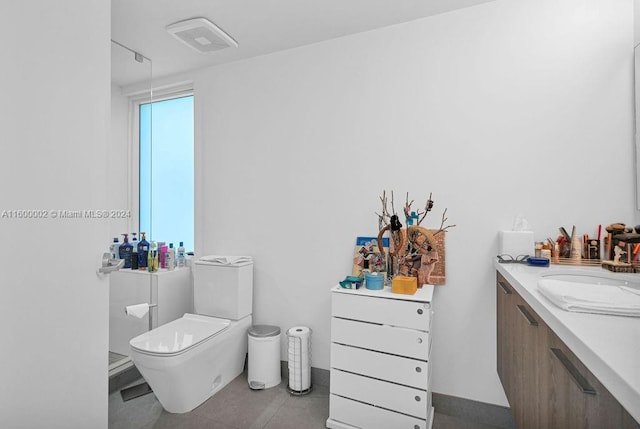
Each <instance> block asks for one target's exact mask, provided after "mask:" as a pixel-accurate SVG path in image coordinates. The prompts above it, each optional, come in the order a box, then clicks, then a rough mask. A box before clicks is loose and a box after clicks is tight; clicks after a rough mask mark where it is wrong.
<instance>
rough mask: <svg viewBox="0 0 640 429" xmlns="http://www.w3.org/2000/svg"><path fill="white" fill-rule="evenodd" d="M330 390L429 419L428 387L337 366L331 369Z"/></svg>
mask: <svg viewBox="0 0 640 429" xmlns="http://www.w3.org/2000/svg"><path fill="white" fill-rule="evenodd" d="M330 389H331V393H333V394H335V395H339V396H344V397H345V398H350V399H353V400H356V401H360V402H364V403H366V404H370V405H375V406H377V407H382V408H386V409H387V410H392V411H394V412H399V413H403V414H408V415H410V416H413V417H416V418H419V419H426V418H427V416H428V409H427V401H428V397H427V391H426V390H420V389H414V388H412V387H407V386H402V385H399V384H394V383H389V382H386V381H381V380H376V379H374V378H369V377H364V376H361V375H357V374H352V373H349V372H344V371H340V370H338V369H331V382H330ZM365 427H366V426H365ZM392 427H393V426H392Z"/></svg>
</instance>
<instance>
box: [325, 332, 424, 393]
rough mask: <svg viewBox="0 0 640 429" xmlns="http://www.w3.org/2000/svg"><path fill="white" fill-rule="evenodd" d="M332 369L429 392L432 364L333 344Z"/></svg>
mask: <svg viewBox="0 0 640 429" xmlns="http://www.w3.org/2000/svg"><path fill="white" fill-rule="evenodd" d="M331 368H336V369H341V370H344V371H348V372H353V373H356V374H361V375H366V376H368V377H374V378H378V379H380V380H385V381H391V382H393V383H398V384H404V385H406V386H411V387H415V388H417V389H423V390H427V388H428V380H429V374H430V369H429V363H428V362H424V361H421V360H416V359H409V358H405V357H400V356H394V355H389V354H385V353H379V352H374V351H371V350H365V349H359V348H356V347H349V346H345V345H342V344H336V343H332V344H331Z"/></svg>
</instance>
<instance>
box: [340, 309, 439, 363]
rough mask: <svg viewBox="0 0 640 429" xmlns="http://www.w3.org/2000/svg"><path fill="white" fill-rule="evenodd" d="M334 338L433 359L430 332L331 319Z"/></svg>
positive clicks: (404, 354) (357, 344)
mask: <svg viewBox="0 0 640 429" xmlns="http://www.w3.org/2000/svg"><path fill="white" fill-rule="evenodd" d="M331 341H332V342H334V343H341V344H346V345H352V346H356V347H360V348H364V349H370V350H375V351H380V352H385V353H392V354H395V355H400V356H405V357H409V358H414V359H420V360H423V361H427V360H428V359H429V333H428V332H424V331H417V330H415V329H407V328H396V327H392V326H387V325H375V324H373V323H363V322H356V321H353V320H347V319H340V318H337V317H332V318H331Z"/></svg>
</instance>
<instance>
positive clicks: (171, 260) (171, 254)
mask: <svg viewBox="0 0 640 429" xmlns="http://www.w3.org/2000/svg"><path fill="white" fill-rule="evenodd" d="M165 265H166V267H167V269H168V270H173V269H174V268H175V267H176V249H174V248H173V243H169V251H168V252H167V263H166V264H165Z"/></svg>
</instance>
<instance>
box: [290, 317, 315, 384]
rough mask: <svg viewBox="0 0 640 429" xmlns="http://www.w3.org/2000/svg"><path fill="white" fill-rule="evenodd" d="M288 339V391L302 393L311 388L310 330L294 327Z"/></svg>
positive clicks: (303, 327)
mask: <svg viewBox="0 0 640 429" xmlns="http://www.w3.org/2000/svg"><path fill="white" fill-rule="evenodd" d="M287 337H288V338H289V389H291V390H294V391H297V392H303V391H305V390H308V389H309V388H310V387H311V329H309V328H307V327H306V326H294V327H293V328H290V329H289V330H288V331H287Z"/></svg>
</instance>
